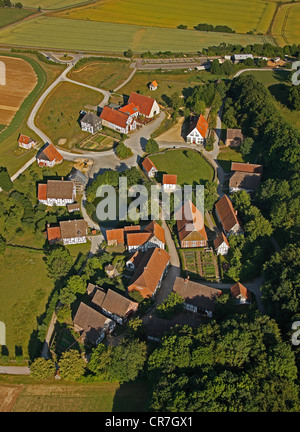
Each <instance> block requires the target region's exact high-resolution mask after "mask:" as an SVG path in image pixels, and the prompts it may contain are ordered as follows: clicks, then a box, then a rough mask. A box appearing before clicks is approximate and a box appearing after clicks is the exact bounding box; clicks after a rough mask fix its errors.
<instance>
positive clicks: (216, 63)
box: [210, 59, 221, 75]
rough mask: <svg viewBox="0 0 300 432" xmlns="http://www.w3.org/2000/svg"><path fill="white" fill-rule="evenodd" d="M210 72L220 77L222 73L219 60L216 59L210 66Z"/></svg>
mask: <svg viewBox="0 0 300 432" xmlns="http://www.w3.org/2000/svg"><path fill="white" fill-rule="evenodd" d="M210 72H211V73H212V74H214V75H219V74H220V73H221V66H220V63H219V60H218V59H214V60H213V61H212V62H211V65H210Z"/></svg>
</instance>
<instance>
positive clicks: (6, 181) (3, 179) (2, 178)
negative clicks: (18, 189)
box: [0, 167, 13, 192]
mask: <svg viewBox="0 0 300 432" xmlns="http://www.w3.org/2000/svg"><path fill="white" fill-rule="evenodd" d="M0 187H1V188H2V189H3V190H4V191H6V192H9V191H10V190H11V189H12V187H13V183H12V181H11V179H10V176H9V174H8V171H7V168H5V167H0Z"/></svg>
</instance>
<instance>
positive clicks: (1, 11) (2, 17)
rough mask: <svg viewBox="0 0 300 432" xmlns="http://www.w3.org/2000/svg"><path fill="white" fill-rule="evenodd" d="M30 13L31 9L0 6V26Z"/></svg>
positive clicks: (19, 19) (11, 22)
mask: <svg viewBox="0 0 300 432" xmlns="http://www.w3.org/2000/svg"><path fill="white" fill-rule="evenodd" d="M32 14H33V11H32V10H28V9H16V8H0V28H2V27H5V26H7V25H9V24H13V23H15V22H17V21H21V20H22V19H24V18H26V17H28V16H29V15H32Z"/></svg>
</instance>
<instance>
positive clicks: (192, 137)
mask: <svg viewBox="0 0 300 432" xmlns="http://www.w3.org/2000/svg"><path fill="white" fill-rule="evenodd" d="M207 131H208V123H207V121H206V120H205V118H204V117H203V115H202V114H201V115H200V117H198V118H196V119H191V124H190V129H189V131H188V134H187V137H186V141H187V143H189V144H203V143H204V140H205V137H206V134H207Z"/></svg>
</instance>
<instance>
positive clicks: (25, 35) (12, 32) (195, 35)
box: [0, 16, 273, 53]
mask: <svg viewBox="0 0 300 432" xmlns="http://www.w3.org/2000/svg"><path fill="white" fill-rule="evenodd" d="M222 42H225V43H229V44H230V43H240V44H241V45H248V44H253V43H258V44H260V43H264V42H270V43H273V42H272V39H271V38H270V37H269V36H264V35H262V36H259V35H247V34H230V33H216V32H197V31H195V30H178V29H176V28H174V29H170V28H158V27H146V26H145V27H143V26H136V25H128V24H114V23H107V22H95V21H82V20H70V19H63V18H53V17H49V16H41V17H38V18H34V19H32V20H30V21H28V22H27V23H26V22H24V23H20V24H17V25H15V26H14V27H13V28H7V29H3V31H1V32H0V43H5V44H10V45H19V46H30V47H42V48H52V49H59V48H60V49H63V50H85V51H86V50H88V51H91V52H93V51H96V52H118V53H119V52H123V51H125V50H127V49H128V48H131V49H132V50H133V51H134V52H145V51H148V50H150V51H155V52H158V51H165V50H170V51H173V52H197V51H199V50H201V49H202V48H205V47H207V46H209V45H219V44H220V43H222Z"/></svg>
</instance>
